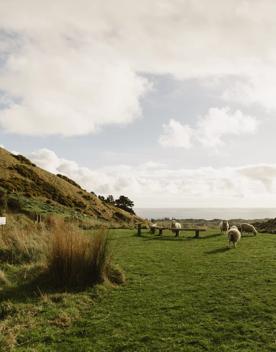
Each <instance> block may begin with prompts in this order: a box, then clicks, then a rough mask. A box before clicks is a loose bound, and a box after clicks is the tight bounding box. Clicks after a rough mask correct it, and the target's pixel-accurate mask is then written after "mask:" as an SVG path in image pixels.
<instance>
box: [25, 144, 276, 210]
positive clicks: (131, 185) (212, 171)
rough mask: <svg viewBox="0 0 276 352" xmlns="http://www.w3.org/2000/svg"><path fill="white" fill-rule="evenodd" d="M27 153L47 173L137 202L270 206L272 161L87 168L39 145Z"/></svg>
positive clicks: (274, 175)
mask: <svg viewBox="0 0 276 352" xmlns="http://www.w3.org/2000/svg"><path fill="white" fill-rule="evenodd" d="M30 158H31V160H32V161H33V162H35V163H36V164H37V165H39V166H41V167H43V168H45V169H47V170H48V171H50V172H52V173H55V174H56V173H62V174H64V175H66V176H68V177H70V178H72V179H73V180H75V181H76V182H78V183H79V184H80V185H81V186H82V187H84V188H85V189H87V190H88V191H94V192H96V193H97V194H104V195H108V194H113V195H115V196H119V195H121V194H124V195H127V196H129V197H130V198H131V199H132V200H134V202H135V205H136V206H137V207H158V208H162V207H164V208H168V207H183V206H184V207H185V206H188V207H204V206H208V207H212V206H216V207H260V204H261V206H266V207H273V206H276V201H275V199H276V164H259V165H247V166H244V167H223V168H214V167H200V168H197V169H184V168H181V169H170V168H168V167H167V166H166V165H160V164H157V163H154V162H148V163H144V164H141V165H138V166H130V165H119V166H114V167H106V168H100V169H95V170H91V169H89V168H86V167H81V166H79V165H78V164H77V163H76V162H74V161H71V160H66V159H62V158H59V157H58V156H57V155H56V154H55V153H54V152H53V151H51V150H48V149H41V150H38V151H36V152H33V153H32V154H31V155H30Z"/></svg>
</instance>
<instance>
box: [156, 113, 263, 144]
mask: <svg viewBox="0 0 276 352" xmlns="http://www.w3.org/2000/svg"><path fill="white" fill-rule="evenodd" d="M258 124H259V121H258V120H257V119H256V118H255V117H252V116H248V115H244V114H243V113H242V112H241V111H240V110H236V111H235V112H233V113H232V112H231V111H230V108H229V107H224V108H221V109H219V108H210V109H209V110H208V112H207V114H206V115H204V116H202V117H200V118H199V119H198V121H197V123H196V125H195V127H194V128H193V127H191V126H189V125H183V124H181V123H180V122H178V121H176V120H173V119H171V120H170V121H169V123H168V124H164V125H163V134H162V135H161V136H160V138H159V143H160V144H161V145H162V146H164V147H180V148H191V146H192V145H197V144H201V145H202V146H205V147H218V146H221V145H223V144H224V138H225V137H228V136H241V135H248V134H249V135H250V134H254V133H256V131H257V127H258Z"/></svg>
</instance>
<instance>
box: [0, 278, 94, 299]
mask: <svg viewBox="0 0 276 352" xmlns="http://www.w3.org/2000/svg"><path fill="white" fill-rule="evenodd" d="M95 285H96V283H95V284H91V285H85V286H81V287H80V286H79V287H71V286H69V287H62V286H56V285H53V281H52V280H51V278H50V277H49V275H48V274H46V273H45V272H41V273H39V274H38V275H37V276H35V277H33V278H31V279H29V280H28V281H25V282H23V283H19V284H18V285H16V286H12V287H6V288H4V289H3V290H2V291H0V303H1V302H2V301H5V300H10V301H12V302H17V303H26V302H30V301H36V300H37V299H39V298H40V297H41V296H42V295H43V294H57V293H59V294H62V293H79V292H83V291H85V290H86V289H89V288H93V287H94V286H95Z"/></svg>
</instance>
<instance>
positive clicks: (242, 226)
mask: <svg viewBox="0 0 276 352" xmlns="http://www.w3.org/2000/svg"><path fill="white" fill-rule="evenodd" d="M240 231H241V234H243V233H244V232H245V233H253V234H254V235H255V236H256V235H257V230H256V229H255V227H254V226H253V225H251V224H246V223H243V224H240Z"/></svg>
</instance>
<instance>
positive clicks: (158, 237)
mask: <svg viewBox="0 0 276 352" xmlns="http://www.w3.org/2000/svg"><path fill="white" fill-rule="evenodd" d="M219 236H221V234H220V233H215V234H211V235H207V236H204V235H201V236H199V237H195V236H194V235H193V236H185V235H182V236H181V235H180V236H179V237H175V236H174V235H170V236H169V235H152V234H148V235H147V236H145V235H144V234H142V235H141V236H138V237H141V238H142V239H143V240H144V241H189V240H208V239H211V238H215V237H219Z"/></svg>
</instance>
